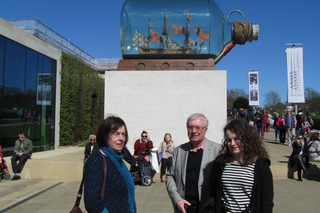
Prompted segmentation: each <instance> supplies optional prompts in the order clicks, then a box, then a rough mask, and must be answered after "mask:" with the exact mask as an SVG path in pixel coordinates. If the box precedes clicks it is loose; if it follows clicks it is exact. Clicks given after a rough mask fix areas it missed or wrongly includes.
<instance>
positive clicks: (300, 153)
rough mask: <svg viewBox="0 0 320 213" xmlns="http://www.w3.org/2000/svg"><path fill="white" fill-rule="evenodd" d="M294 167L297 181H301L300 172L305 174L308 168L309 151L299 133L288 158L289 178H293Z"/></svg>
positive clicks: (302, 136)
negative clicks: (302, 171)
mask: <svg viewBox="0 0 320 213" xmlns="http://www.w3.org/2000/svg"><path fill="white" fill-rule="evenodd" d="M294 166H296V169H297V171H298V181H302V178H301V170H302V169H303V170H304V171H305V172H307V169H306V167H307V168H309V150H308V143H305V142H304V135H303V134H301V133H299V134H297V135H296V141H295V142H294V143H293V144H292V153H291V155H290V157H289V173H288V176H289V178H293V172H294V169H293V168H294Z"/></svg>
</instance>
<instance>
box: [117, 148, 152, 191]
mask: <svg viewBox="0 0 320 213" xmlns="http://www.w3.org/2000/svg"><path fill="white" fill-rule="evenodd" d="M151 149H152V148H148V149H146V150H145V151H143V152H142V154H141V155H139V156H138V157H134V156H133V155H131V153H130V151H129V150H128V149H127V148H126V147H125V148H123V150H122V153H123V156H124V160H125V161H127V162H128V163H129V164H130V165H131V168H130V172H131V175H132V178H133V181H134V182H135V183H140V184H141V185H143V186H150V185H151V183H152V175H151V172H152V171H151V170H152V165H151V162H148V161H147V160H146V159H144V157H145V156H147V155H150V153H151Z"/></svg>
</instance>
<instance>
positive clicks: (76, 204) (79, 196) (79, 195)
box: [74, 154, 107, 208]
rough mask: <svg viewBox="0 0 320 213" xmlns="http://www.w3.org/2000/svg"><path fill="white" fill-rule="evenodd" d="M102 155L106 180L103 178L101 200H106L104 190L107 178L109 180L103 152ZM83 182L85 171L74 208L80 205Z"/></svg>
mask: <svg viewBox="0 0 320 213" xmlns="http://www.w3.org/2000/svg"><path fill="white" fill-rule="evenodd" d="M101 156H102V158H103V171H104V180H103V184H102V189H101V200H104V191H105V187H106V180H107V163H106V159H104V157H103V154H101ZM83 182H84V172H83V176H82V180H81V183H80V187H79V190H78V195H77V199H76V202H75V204H74V208H75V207H78V206H79V205H80V201H81V197H82V191H83Z"/></svg>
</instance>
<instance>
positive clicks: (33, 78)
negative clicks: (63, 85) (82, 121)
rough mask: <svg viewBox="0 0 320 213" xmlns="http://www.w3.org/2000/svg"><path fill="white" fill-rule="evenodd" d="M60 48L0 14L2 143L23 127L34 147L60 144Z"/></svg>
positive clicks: (9, 146) (10, 144)
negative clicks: (6, 19)
mask: <svg viewBox="0 0 320 213" xmlns="http://www.w3.org/2000/svg"><path fill="white" fill-rule="evenodd" d="M60 58H61V51H60V50H58V49H57V48H54V47H53V46H51V45H49V44H47V43H46V42H44V41H41V40H40V39H38V38H36V37H35V36H33V35H31V34H29V33H27V32H25V31H24V30H22V29H20V28H18V27H16V26H14V25H12V24H10V23H9V22H7V21H5V20H3V19H1V18H0V145H1V146H2V151H3V154H4V156H10V155H12V154H13V148H14V144H15V141H16V140H17V138H18V133H19V132H20V131H24V132H25V134H26V136H27V138H30V139H31V140H32V142H33V151H34V152H37V151H44V150H52V149H55V148H56V147H57V146H58V145H59V117H60V116H59V108H60V75H59V73H60V68H61V63H60Z"/></svg>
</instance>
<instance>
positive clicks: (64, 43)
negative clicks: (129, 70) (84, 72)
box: [9, 19, 121, 71]
mask: <svg viewBox="0 0 320 213" xmlns="http://www.w3.org/2000/svg"><path fill="white" fill-rule="evenodd" d="M9 22H10V23H12V24H13V25H15V26H17V27H19V28H21V29H23V30H24V31H26V32H28V33H30V34H33V35H34V36H36V37H38V38H39V39H41V40H43V41H45V42H47V43H48V44H50V45H52V46H54V47H56V48H57V49H59V50H61V51H63V52H66V53H69V54H72V55H76V56H77V57H79V58H80V59H81V60H82V61H83V62H85V63H86V64H88V65H89V66H90V67H92V68H93V69H95V70H99V71H102V70H116V68H117V66H118V62H119V60H120V59H121V58H94V57H93V56H91V55H90V54H89V53H87V52H86V51H84V50H82V49H81V48H80V47H78V46H77V45H75V44H74V43H72V42H71V41H70V40H68V39H66V38H64V37H63V36H62V35H60V34H59V33H57V32H56V31H55V30H52V29H51V28H50V27H48V26H47V25H45V24H43V23H42V22H40V21H39V20H38V19H30V20H13V21H9Z"/></svg>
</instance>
